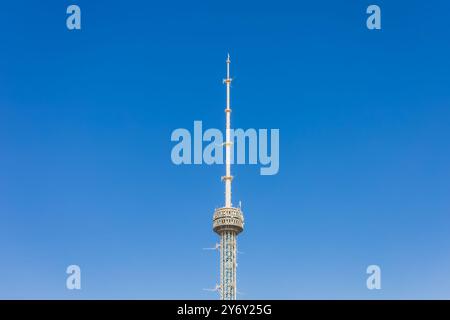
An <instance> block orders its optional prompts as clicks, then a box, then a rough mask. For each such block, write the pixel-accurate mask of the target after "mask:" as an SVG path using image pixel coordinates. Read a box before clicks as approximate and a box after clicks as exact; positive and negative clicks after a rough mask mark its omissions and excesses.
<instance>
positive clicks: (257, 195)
mask: <svg viewBox="0 0 450 320" xmlns="http://www.w3.org/2000/svg"><path fill="white" fill-rule="evenodd" d="M73 3H75V4H77V5H79V6H80V7H81V11H82V30H81V31H68V30H67V28H66V25H65V19H66V13H65V11H66V8H67V6H68V5H70V4H73ZM370 4H378V5H379V6H380V7H381V12H382V30H380V31H369V30H368V29H367V28H366V26H365V20H366V17H367V15H366V13H365V11H366V8H367V6H368V5H370ZM449 11H450V4H448V1H395V2H393V1H374V2H368V1H345V2H342V1H324V0H321V1H292V2H286V1H276V2H273V1H261V0H260V1H245V3H244V2H243V1H228V2H217V1H204V2H199V1H171V2H167V3H166V2H162V1H143V0H142V1H136V0H129V1H121V2H117V3H112V2H110V1H100V0H99V1H85V0H76V1H73V2H69V1H45V2H42V1H21V2H13V1H9V2H5V1H4V2H2V4H1V10H0V30H1V31H0V35H1V36H0V298H38V299H41V298H60V299H80V298H83V299H92V298H104V299H117V298H125V299H134V298H137V299H215V298H217V296H216V295H215V294H214V293H210V292H205V291H203V290H202V288H208V287H211V288H212V287H214V285H215V284H216V282H217V281H218V256H217V254H216V253H214V252H207V251H203V250H202V249H201V248H203V247H208V246H213V245H214V243H215V242H216V240H217V237H216V235H215V234H214V233H213V231H212V214H213V211H214V208H215V207H218V206H221V205H222V204H223V184H222V183H221V181H220V176H221V175H223V168H222V167H221V166H205V165H203V166H199V165H191V166H175V165H173V164H172V162H171V159H170V151H171V148H172V147H173V145H174V143H172V142H171V141H170V135H171V132H172V131H173V130H174V129H176V128H188V129H192V126H193V121H194V120H202V121H203V126H204V127H205V128H213V127H214V128H223V126H224V113H223V108H224V105H225V88H224V86H223V84H222V83H221V80H222V79H223V78H224V76H225V63H224V62H225V58H226V54H227V52H230V54H231V58H232V75H233V76H234V77H235V80H234V82H233V88H232V90H233V91H232V106H233V115H232V117H233V118H232V124H233V127H236V128H279V129H280V171H279V173H278V174H277V175H275V176H261V175H259V166H248V165H247V166H238V167H236V166H235V167H233V169H232V170H233V173H234V175H235V180H234V182H233V199H234V202H235V203H236V202H237V201H239V200H242V203H243V211H244V214H245V218H246V229H245V231H244V233H243V234H242V235H241V236H240V237H239V246H240V250H241V251H243V252H244V253H243V254H242V255H240V256H239V268H238V281H239V291H241V292H242V293H243V295H242V296H239V298H241V299H264V298H267V299H283V298H285V299H330V298H333V299H348V298H356V299H380V298H384V299H402V298H426V299H430V298H437V299H442V298H447V299H448V298H450V233H449V231H450V197H449V195H450V170H449V163H450V142H449V141H450V89H449V88H450V59H449V57H450V41H449V39H450V27H449V24H448V12H449ZM70 264H77V265H79V266H80V267H81V270H82V290H80V291H69V290H67V289H66V287H65V281H66V277H67V275H66V273H65V270H66V267H67V266H68V265H70ZM370 264H377V265H379V266H380V267H381V270H382V289H381V290H378V291H377V290H368V289H367V288H366V278H367V275H366V273H365V270H366V267H367V266H368V265H370Z"/></svg>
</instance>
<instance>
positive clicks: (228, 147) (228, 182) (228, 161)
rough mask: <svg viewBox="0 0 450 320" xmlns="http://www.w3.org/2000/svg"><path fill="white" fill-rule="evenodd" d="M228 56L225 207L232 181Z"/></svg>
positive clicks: (224, 178) (229, 205)
mask: <svg viewBox="0 0 450 320" xmlns="http://www.w3.org/2000/svg"><path fill="white" fill-rule="evenodd" d="M230 63H231V60H230V54H228V56H227V78H226V79H225V80H224V83H225V84H226V87H227V102H226V108H225V115H226V123H225V136H226V138H225V176H223V177H222V179H223V180H224V181H225V207H227V208H229V207H231V205H232V204H231V181H232V180H233V176H232V175H231V158H230V157H231V145H232V142H231V137H230V136H231V132H230V130H231V129H230V127H231V119H230V118H231V106H230V85H231V81H232V80H231V78H230Z"/></svg>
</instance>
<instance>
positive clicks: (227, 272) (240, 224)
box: [213, 55, 244, 300]
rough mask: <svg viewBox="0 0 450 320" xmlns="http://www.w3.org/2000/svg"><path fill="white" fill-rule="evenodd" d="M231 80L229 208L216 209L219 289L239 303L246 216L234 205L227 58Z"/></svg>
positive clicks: (224, 296)
mask: <svg viewBox="0 0 450 320" xmlns="http://www.w3.org/2000/svg"><path fill="white" fill-rule="evenodd" d="M226 62H227V78H226V79H224V81H223V82H224V83H225V84H226V88H227V100H226V108H225V116H226V127H225V130H226V139H225V143H224V145H225V176H223V177H222V180H223V181H224V182H225V206H224V207H222V208H218V209H216V211H215V212H214V216H213V230H214V232H216V233H217V234H218V235H219V236H220V246H219V250H220V285H219V287H218V289H219V292H220V298H221V299H222V300H235V299H236V292H237V290H236V265H237V263H236V259H237V241H236V238H237V235H238V234H239V233H240V232H242V230H243V229H244V216H243V214H242V212H241V209H240V208H235V207H233V205H232V203H231V182H232V180H233V176H232V175H231V158H230V157H231V146H232V142H231V133H230V125H231V123H230V120H231V119H230V118H231V106H230V85H231V81H232V80H231V78H230V63H231V61H230V55H228V57H227V61H226Z"/></svg>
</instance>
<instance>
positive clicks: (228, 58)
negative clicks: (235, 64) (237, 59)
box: [227, 53, 231, 63]
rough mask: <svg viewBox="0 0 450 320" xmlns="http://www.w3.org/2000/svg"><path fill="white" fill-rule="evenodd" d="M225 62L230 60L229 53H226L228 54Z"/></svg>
mask: <svg viewBox="0 0 450 320" xmlns="http://www.w3.org/2000/svg"><path fill="white" fill-rule="evenodd" d="M227 62H228V63H230V62H231V60H230V54H229V53H228V55H227Z"/></svg>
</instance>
